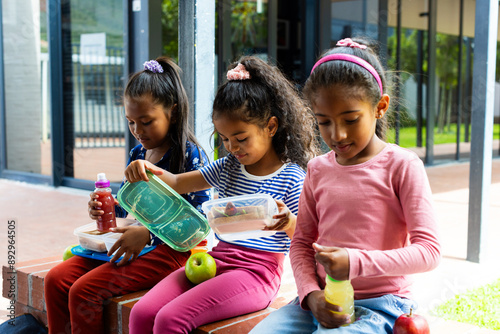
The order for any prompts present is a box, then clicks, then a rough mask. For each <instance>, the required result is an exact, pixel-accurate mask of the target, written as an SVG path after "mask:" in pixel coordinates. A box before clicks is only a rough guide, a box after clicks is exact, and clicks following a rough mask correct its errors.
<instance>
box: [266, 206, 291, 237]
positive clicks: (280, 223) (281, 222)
mask: <svg viewBox="0 0 500 334" xmlns="http://www.w3.org/2000/svg"><path fill="white" fill-rule="evenodd" d="M275 202H276V204H277V205H278V210H279V212H278V214H277V215H274V216H273V219H274V224H273V225H271V226H266V228H264V230H267V231H285V232H286V233H287V235H288V236H289V237H290V239H291V238H292V237H293V233H294V232H295V223H296V222H297V217H296V216H295V215H294V214H293V213H292V212H291V211H290V210H289V209H288V207H287V206H286V204H285V203H283V202H282V201H280V200H275Z"/></svg>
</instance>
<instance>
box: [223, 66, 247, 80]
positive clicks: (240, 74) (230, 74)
mask: <svg viewBox="0 0 500 334" xmlns="http://www.w3.org/2000/svg"><path fill="white" fill-rule="evenodd" d="M226 77H227V80H229V81H232V80H248V79H250V72H248V71H247V69H246V68H245V65H243V64H241V63H239V64H238V66H236V67H235V68H233V69H232V70H229V71H227V75H226Z"/></svg>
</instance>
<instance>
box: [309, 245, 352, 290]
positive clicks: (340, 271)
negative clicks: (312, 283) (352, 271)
mask: <svg viewBox="0 0 500 334" xmlns="http://www.w3.org/2000/svg"><path fill="white" fill-rule="evenodd" d="M313 248H314V250H315V251H316V255H315V256H314V258H315V259H316V261H317V262H318V263H320V264H322V265H323V267H325V271H326V273H327V274H328V275H330V277H332V278H333V279H336V280H338V281H345V280H348V279H349V254H348V253H347V250H346V249H345V248H339V247H325V246H321V245H318V244H317V243H313Z"/></svg>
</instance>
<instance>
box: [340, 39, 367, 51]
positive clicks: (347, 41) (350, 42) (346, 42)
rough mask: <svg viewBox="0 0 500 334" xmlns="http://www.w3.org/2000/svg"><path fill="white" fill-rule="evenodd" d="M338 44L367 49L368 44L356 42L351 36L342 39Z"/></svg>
mask: <svg viewBox="0 0 500 334" xmlns="http://www.w3.org/2000/svg"><path fill="white" fill-rule="evenodd" d="M337 46H345V47H348V48H358V49H366V45H363V44H359V43H356V42H354V41H353V40H352V39H350V38H344V39H341V40H340V41H338V42H337Z"/></svg>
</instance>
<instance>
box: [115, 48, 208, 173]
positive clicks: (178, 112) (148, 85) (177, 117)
mask: <svg viewBox="0 0 500 334" xmlns="http://www.w3.org/2000/svg"><path fill="white" fill-rule="evenodd" d="M156 61H157V62H158V63H159V64H160V65H161V67H162V68H163V73H155V72H152V71H149V70H146V69H144V70H142V71H139V72H137V73H135V74H134V75H132V77H131V78H130V80H129V82H128V83H127V86H126V87H125V93H124V95H125V96H126V97H128V98H131V99H138V98H141V97H142V96H145V95H150V96H151V97H152V100H153V103H155V104H161V105H162V106H163V108H164V109H165V110H170V109H172V112H171V119H170V128H169V129H168V133H167V136H168V140H169V143H170V147H171V152H172V154H171V155H170V162H169V163H170V172H172V173H175V174H177V173H182V172H184V171H185V162H186V141H188V140H189V141H190V142H192V143H193V144H195V145H196V146H198V149H199V147H200V145H199V144H198V141H197V140H196V137H195V135H194V133H193V131H192V129H191V127H190V126H189V117H190V114H189V102H188V97H187V95H186V91H185V90H184V86H183V85H182V81H181V78H180V75H179V73H180V71H181V70H180V68H179V66H177V64H175V63H174V61H173V60H171V59H170V58H167V57H159V58H157V59H156ZM174 105H175V107H174ZM172 107H174V108H172Z"/></svg>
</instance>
